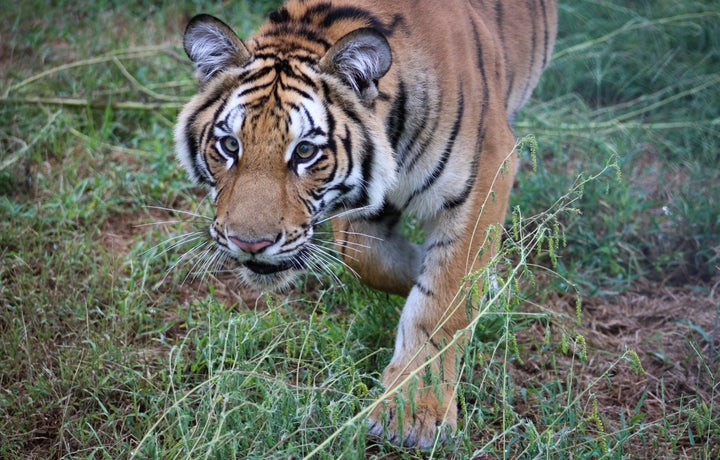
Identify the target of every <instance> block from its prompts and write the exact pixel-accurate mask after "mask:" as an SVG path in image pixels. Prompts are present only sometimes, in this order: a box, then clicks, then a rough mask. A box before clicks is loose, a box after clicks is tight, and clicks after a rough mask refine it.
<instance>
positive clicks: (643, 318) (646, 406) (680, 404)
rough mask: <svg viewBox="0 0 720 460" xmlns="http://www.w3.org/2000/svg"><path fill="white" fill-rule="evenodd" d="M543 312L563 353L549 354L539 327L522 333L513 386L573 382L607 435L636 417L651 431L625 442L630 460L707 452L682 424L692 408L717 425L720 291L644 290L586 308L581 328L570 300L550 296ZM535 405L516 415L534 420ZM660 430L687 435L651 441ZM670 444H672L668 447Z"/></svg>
mask: <svg viewBox="0 0 720 460" xmlns="http://www.w3.org/2000/svg"><path fill="white" fill-rule="evenodd" d="M544 308H546V309H549V310H550V311H551V312H552V313H555V314H557V315H559V316H558V319H559V320H558V321H557V323H558V324H564V325H565V326H563V328H565V329H566V331H565V333H566V335H567V336H569V338H568V342H570V345H569V347H568V348H569V350H568V352H567V353H565V354H563V353H547V352H546V349H545V348H544V347H545V342H546V333H547V329H546V327H545V326H543V325H540V324H538V323H536V324H534V325H533V326H532V327H530V328H527V329H523V332H522V334H519V336H518V343H519V344H520V347H521V350H522V349H523V347H525V351H526V353H527V356H526V357H523V360H522V363H521V362H519V361H517V360H516V361H514V362H513V364H512V366H511V373H512V374H513V376H514V378H515V381H516V382H524V383H522V385H523V386H524V387H526V388H542V387H543V385H548V384H552V383H553V382H557V381H558V376H561V377H562V378H564V377H566V376H567V375H569V374H570V375H572V376H573V386H574V388H576V389H577V390H576V391H573V396H574V397H579V398H580V400H581V401H583V402H585V403H587V407H588V412H589V411H591V410H592V409H591V407H592V404H593V401H592V400H595V401H596V402H597V408H598V413H599V415H600V418H601V420H602V423H603V424H604V425H605V426H606V427H608V428H606V429H605V431H606V432H610V431H615V430H618V429H620V428H621V427H622V425H623V423H628V421H630V420H633V419H636V420H637V419H638V418H641V419H642V421H643V423H645V424H646V426H647V427H649V428H648V431H647V433H646V436H645V437H644V439H643V438H642V437H639V438H638V442H637V443H631V450H633V452H632V457H633V458H660V457H658V455H660V456H661V457H662V456H664V455H667V454H668V452H672V451H674V452H675V453H676V455H678V456H679V457H678V458H694V457H696V456H697V455H700V456H702V454H701V453H700V452H701V451H697V450H696V449H702V448H704V447H705V439H702V440H698V439H692V438H691V437H692V431H695V436H698V434H699V433H697V428H696V427H695V428H693V427H692V423H693V421H692V420H689V419H690V418H691V417H692V415H691V414H692V413H693V411H694V410H696V409H697V408H698V407H705V408H710V409H709V411H712V412H714V413H713V414H712V417H713V418H714V419H717V417H718V415H719V414H718V412H717V411H718V406H719V405H720V395H719V394H718V393H719V392H720V350H718V348H720V342H719V340H718V321H719V319H718V314H719V312H720V282H718V283H716V284H715V285H714V286H705V287H695V288H690V287H670V286H666V287H662V286H657V285H654V284H651V283H648V282H645V283H640V284H637V285H636V286H634V287H633V288H632V289H631V290H629V291H628V292H625V293H623V294H620V295H616V296H613V297H607V298H593V299H584V300H583V302H582V307H581V317H580V320H581V321H580V323H579V324H578V322H577V310H576V300H575V298H574V297H573V298H570V297H556V298H554V299H551V300H550V302H548V304H547V305H545V306H544ZM562 318H564V319H565V320H564V321H563V320H562ZM567 325H570V326H567ZM551 329H552V326H551ZM578 335H579V336H582V337H584V339H585V343H586V350H585V354H586V357H585V359H581V357H580V355H582V354H583V351H582V350H579V348H580V347H581V345H579V344H578V343H577V342H575V340H574V338H575V337H577V336H578ZM551 337H552V339H551V343H552V344H557V343H560V342H561V338H560V332H559V331H552V333H551ZM521 353H522V351H521ZM635 354H636V355H635ZM638 359H639V363H640V364H641V368H640V367H639V366H637V365H636V363H637V360H638ZM563 383H564V382H563ZM539 405H540V402H539V401H532V400H531V401H529V402H528V403H527V406H526V407H525V408H521V409H520V410H521V411H523V410H524V411H525V414H523V415H526V416H527V417H528V418H530V419H532V418H533V416H532V414H533V413H534V412H535V410H536V409H538V408H539ZM516 409H517V408H516ZM623 421H624V422H623ZM609 427H612V429H610V428H609ZM664 428H667V429H670V430H673V429H674V430H680V429H682V428H688V429H686V430H685V431H684V432H675V433H672V434H671V435H670V436H668V435H667V434H664V435H663V436H662V437H660V436H657V434H658V433H657V430H660V429H664ZM669 438H672V439H674V445H672V446H670V445H667V443H668V442H669V441H668V439H669ZM658 439H664V440H665V443H666V445H662V444H661V443H659V441H658ZM718 441H719V440H715V444H716V445H713V444H712V443H711V444H710V446H711V448H712V449H714V453H715V455H720V446H718V445H717V444H718Z"/></svg>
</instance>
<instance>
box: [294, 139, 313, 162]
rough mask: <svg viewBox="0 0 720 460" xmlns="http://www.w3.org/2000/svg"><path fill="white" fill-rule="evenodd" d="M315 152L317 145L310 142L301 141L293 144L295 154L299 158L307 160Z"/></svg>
mask: <svg viewBox="0 0 720 460" xmlns="http://www.w3.org/2000/svg"><path fill="white" fill-rule="evenodd" d="M315 152H317V147H316V146H315V145H313V144H311V143H310V142H307V141H303V142H300V143H299V144H298V145H296V146H295V155H296V156H297V157H298V158H300V159H301V160H307V159H309V158H310V157H312V156H313V155H315Z"/></svg>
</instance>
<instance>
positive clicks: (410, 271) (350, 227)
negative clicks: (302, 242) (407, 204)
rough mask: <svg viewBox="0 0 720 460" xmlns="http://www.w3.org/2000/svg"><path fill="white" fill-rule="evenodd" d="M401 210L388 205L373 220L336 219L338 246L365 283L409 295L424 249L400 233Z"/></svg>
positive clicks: (335, 233) (347, 261)
mask: <svg viewBox="0 0 720 460" xmlns="http://www.w3.org/2000/svg"><path fill="white" fill-rule="evenodd" d="M401 225H402V223H401V213H400V211H398V210H397V209H394V208H393V207H392V206H386V207H385V208H384V209H383V210H382V212H381V213H380V214H379V215H378V216H377V217H375V218H373V219H362V220H348V219H343V218H336V219H334V220H333V233H334V236H335V245H336V247H337V248H338V250H339V251H340V252H341V253H342V255H343V259H344V261H345V263H346V264H347V265H348V266H349V267H350V268H351V269H352V270H353V271H354V272H355V273H357V275H358V276H359V277H360V279H361V280H362V282H363V283H364V284H367V285H368V286H371V287H373V288H375V289H379V290H381V291H384V292H389V293H392V294H398V295H401V296H407V295H408V293H409V292H410V289H412V287H413V286H414V285H415V280H416V278H417V275H418V272H419V267H420V254H421V250H420V247H419V246H418V245H417V244H413V243H410V242H409V241H408V240H407V239H405V238H404V237H403V236H402V235H401V233H400V228H401Z"/></svg>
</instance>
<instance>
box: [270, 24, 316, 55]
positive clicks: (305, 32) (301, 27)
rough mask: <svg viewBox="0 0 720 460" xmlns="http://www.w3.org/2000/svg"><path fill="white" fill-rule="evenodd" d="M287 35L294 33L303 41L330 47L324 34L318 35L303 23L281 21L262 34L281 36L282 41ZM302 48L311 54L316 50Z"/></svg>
mask: <svg viewBox="0 0 720 460" xmlns="http://www.w3.org/2000/svg"><path fill="white" fill-rule="evenodd" d="M288 35H295V36H297V37H298V38H301V39H302V40H303V41H310V42H314V43H317V44H319V45H321V46H322V47H323V48H324V49H326V50H327V49H328V48H330V43H329V42H328V41H327V40H326V39H325V37H324V36H322V35H319V34H318V32H317V31H316V30H313V29H310V28H309V27H307V25H305V24H288V23H283V24H280V25H278V26H277V27H275V28H273V29H270V30H268V31H266V32H264V33H263V34H262V36H263V37H281V38H283V39H284V40H283V41H286V40H287V39H288V38H290V37H288ZM303 49H304V50H305V51H308V52H310V53H313V54H315V53H317V51H316V50H312V49H309V48H303Z"/></svg>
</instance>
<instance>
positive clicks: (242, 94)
mask: <svg viewBox="0 0 720 460" xmlns="http://www.w3.org/2000/svg"><path fill="white" fill-rule="evenodd" d="M274 84H275V81H270V82H268V83H263V84H262V85H254V86H251V87H250V88H248V89H245V90H243V91H241V92H240V94H238V96H237V97H238V99H240V98H242V97H245V96H247V95H248V94H252V93H255V92H257V91H260V90H263V89H266V88H269V87H271V86H273V85H274Z"/></svg>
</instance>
